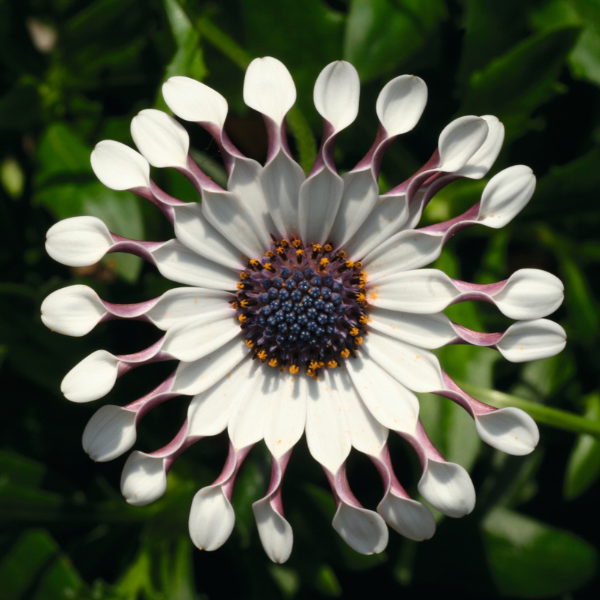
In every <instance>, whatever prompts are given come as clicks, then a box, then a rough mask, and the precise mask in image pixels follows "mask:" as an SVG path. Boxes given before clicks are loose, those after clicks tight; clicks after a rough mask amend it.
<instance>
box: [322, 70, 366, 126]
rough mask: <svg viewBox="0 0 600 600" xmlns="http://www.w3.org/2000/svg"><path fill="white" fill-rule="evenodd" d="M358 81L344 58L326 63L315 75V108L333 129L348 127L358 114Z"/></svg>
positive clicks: (356, 75) (354, 72)
mask: <svg viewBox="0 0 600 600" xmlns="http://www.w3.org/2000/svg"><path fill="white" fill-rule="evenodd" d="M359 95H360V81H359V79H358V73H357V71H356V69H355V68H354V67H353V66H352V65H351V64H350V63H349V62H346V61H345V60H338V61H336V62H333V63H331V64H329V65H327V66H326V67H325V68H324V69H323V70H322V71H321V73H320V74H319V76H318V77H317V81H316V83H315V90H314V101H315V108H316V109H317V111H318V113H319V114H320V115H321V116H322V117H323V118H324V119H326V120H327V121H329V122H330V123H331V124H332V125H333V128H334V129H335V131H336V132H337V131H341V130H342V129H344V128H345V127H348V125H350V123H352V122H353V121H354V119H356V115H357V114H358V98H359Z"/></svg>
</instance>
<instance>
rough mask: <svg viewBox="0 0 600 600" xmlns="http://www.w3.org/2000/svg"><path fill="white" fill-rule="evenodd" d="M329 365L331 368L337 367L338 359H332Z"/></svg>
mask: <svg viewBox="0 0 600 600" xmlns="http://www.w3.org/2000/svg"><path fill="white" fill-rule="evenodd" d="M327 366H328V367H329V368H330V369H335V368H336V367H337V361H336V360H330V361H329V362H328V363H327Z"/></svg>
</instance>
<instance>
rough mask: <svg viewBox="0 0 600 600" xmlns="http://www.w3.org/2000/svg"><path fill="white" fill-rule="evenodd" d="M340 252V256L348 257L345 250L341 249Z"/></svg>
mask: <svg viewBox="0 0 600 600" xmlns="http://www.w3.org/2000/svg"><path fill="white" fill-rule="evenodd" d="M338 254H339V256H340V258H346V253H345V252H344V251H343V250H340V251H339V252H338Z"/></svg>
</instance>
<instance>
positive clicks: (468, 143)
mask: <svg viewBox="0 0 600 600" xmlns="http://www.w3.org/2000/svg"><path fill="white" fill-rule="evenodd" d="M488 131H489V128H488V125H487V123H486V121H485V119H482V118H481V117H474V116H466V117H459V118H458V119H456V120H454V121H452V123H450V124H449V125H447V126H446V127H445V128H444V130H443V131H442V133H441V134H440V137H439V141H438V148H439V153H440V165H439V170H440V171H445V172H447V173H453V172H455V171H458V170H459V169H461V168H462V167H464V166H465V165H466V164H467V161H468V160H469V159H470V158H471V157H472V156H473V155H474V154H475V152H477V150H479V148H481V146H482V144H483V143H484V142H485V139H486V137H487V135H488Z"/></svg>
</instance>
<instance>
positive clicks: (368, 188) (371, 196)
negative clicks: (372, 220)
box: [330, 169, 379, 246]
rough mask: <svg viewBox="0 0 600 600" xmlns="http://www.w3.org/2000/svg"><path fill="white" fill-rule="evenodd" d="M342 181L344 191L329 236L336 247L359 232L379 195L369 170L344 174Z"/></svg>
mask: <svg viewBox="0 0 600 600" xmlns="http://www.w3.org/2000/svg"><path fill="white" fill-rule="evenodd" d="M342 181H343V183H344V191H343V192H342V199H341V202H340V205H339V209H338V211H337V217H336V219H335V223H334V225H333V228H332V230H331V235H330V239H332V240H333V241H334V242H335V243H336V245H338V246H341V245H344V244H345V243H346V242H347V241H348V240H349V239H350V238H351V237H352V236H353V235H354V234H355V233H356V232H357V231H358V230H359V228H360V226H361V225H362V224H363V223H364V221H365V219H366V218H367V217H368V216H369V213H370V212H371V211H372V210H373V207H374V206H375V203H376V202H377V198H378V195H379V187H378V186H377V182H376V181H375V179H374V178H373V173H372V171H371V169H364V170H362V171H354V172H353V171H350V172H349V173H344V175H342Z"/></svg>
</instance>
